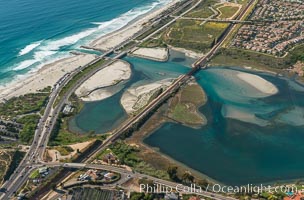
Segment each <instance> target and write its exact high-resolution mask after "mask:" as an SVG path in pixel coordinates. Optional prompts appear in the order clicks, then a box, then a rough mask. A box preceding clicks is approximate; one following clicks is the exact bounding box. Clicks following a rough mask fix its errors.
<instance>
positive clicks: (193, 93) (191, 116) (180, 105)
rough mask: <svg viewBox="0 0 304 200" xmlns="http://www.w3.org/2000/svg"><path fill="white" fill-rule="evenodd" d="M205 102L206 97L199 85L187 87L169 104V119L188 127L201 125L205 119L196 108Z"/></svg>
mask: <svg viewBox="0 0 304 200" xmlns="http://www.w3.org/2000/svg"><path fill="white" fill-rule="evenodd" d="M205 102H206V95H205V93H204V92H203V90H202V88H201V87H200V86H199V85H187V86H185V87H184V88H182V90H181V92H179V93H178V94H177V95H176V96H175V97H174V98H173V99H172V100H171V102H170V109H169V113H168V116H169V118H171V119H173V120H175V121H178V122H180V123H184V124H189V125H202V124H204V123H205V121H206V119H205V117H203V116H202V115H201V114H200V113H199V112H198V111H197V107H199V106H201V105H203V104H204V103H205Z"/></svg>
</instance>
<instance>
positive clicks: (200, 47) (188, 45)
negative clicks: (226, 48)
mask: <svg viewBox="0 0 304 200" xmlns="http://www.w3.org/2000/svg"><path fill="white" fill-rule="evenodd" d="M201 23H202V22H201V21H194V20H184V19H181V20H178V21H177V22H176V23H175V24H174V26H172V27H171V28H170V29H169V30H168V31H167V32H166V33H165V34H164V36H163V40H164V42H165V43H166V44H168V45H172V46H174V47H181V48H185V49H189V50H193V51H197V52H207V51H208V50H209V49H210V48H212V46H213V45H214V43H215V42H216V41H217V40H218V38H219V36H220V35H221V34H222V33H223V31H224V30H225V29H226V28H227V26H228V25H227V24H225V23H215V22H207V23H205V24H203V25H201Z"/></svg>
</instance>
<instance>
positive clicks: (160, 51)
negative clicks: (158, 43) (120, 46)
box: [132, 48, 169, 62]
mask: <svg viewBox="0 0 304 200" xmlns="http://www.w3.org/2000/svg"><path fill="white" fill-rule="evenodd" d="M132 55H133V56H136V57H141V58H145V59H149V60H155V61H161V62H165V61H167V60H168V58H169V51H168V49H167V48H138V49H136V50H135V51H133V52H132Z"/></svg>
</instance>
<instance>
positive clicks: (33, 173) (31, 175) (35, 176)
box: [29, 169, 40, 179]
mask: <svg viewBox="0 0 304 200" xmlns="http://www.w3.org/2000/svg"><path fill="white" fill-rule="evenodd" d="M39 176H40V174H39V170H38V169H36V170H34V171H33V172H32V173H31V174H30V175H29V178H31V179H35V178H39Z"/></svg>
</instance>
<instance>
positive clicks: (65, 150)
mask: <svg viewBox="0 0 304 200" xmlns="http://www.w3.org/2000/svg"><path fill="white" fill-rule="evenodd" d="M54 149H56V150H57V151H59V153H60V155H62V156H67V155H69V154H70V153H72V152H73V151H74V149H73V148H72V147H70V146H57V147H55V148H54Z"/></svg>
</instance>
